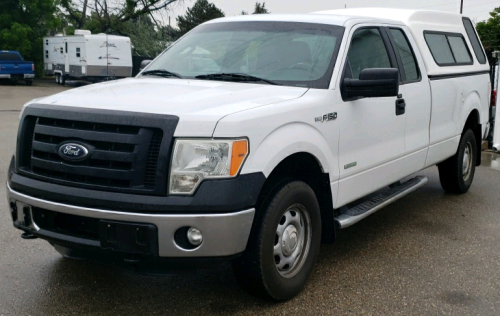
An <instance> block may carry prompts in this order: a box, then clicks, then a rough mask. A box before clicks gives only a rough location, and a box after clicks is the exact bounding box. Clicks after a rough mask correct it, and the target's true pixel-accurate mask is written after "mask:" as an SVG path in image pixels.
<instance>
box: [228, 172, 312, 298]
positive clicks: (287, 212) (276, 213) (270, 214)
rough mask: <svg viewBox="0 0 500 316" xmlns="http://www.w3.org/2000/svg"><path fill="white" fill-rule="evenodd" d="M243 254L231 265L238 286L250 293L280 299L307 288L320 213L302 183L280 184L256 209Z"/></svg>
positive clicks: (309, 189) (308, 189)
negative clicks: (252, 226)
mask: <svg viewBox="0 0 500 316" xmlns="http://www.w3.org/2000/svg"><path fill="white" fill-rule="evenodd" d="M258 213H259V214H258V216H257V218H256V219H255V220H256V222H255V225H254V228H253V230H252V234H251V236H250V239H249V243H248V247H247V250H246V251H245V253H244V254H243V256H242V257H241V258H239V259H237V260H235V261H234V262H233V269H234V272H235V275H236V279H237V280H238V283H239V284H240V286H241V287H242V288H243V289H244V290H246V291H247V292H249V293H250V294H253V295H256V296H260V297H264V298H268V299H272V300H276V301H283V300H287V299H290V298H292V297H294V296H295V295H297V294H298V293H299V292H300V291H301V290H302V288H303V287H304V286H305V284H306V282H307V280H308V278H309V275H310V274H311V271H312V269H313V267H314V264H315V262H316V259H317V257H318V254H319V249H320V243H321V214H320V209H319V205H318V202H317V199H316V195H315V194H314V192H313V190H312V189H311V188H310V187H309V186H308V185H307V184H306V183H304V182H301V181H287V182H284V183H281V184H280V185H278V186H277V187H275V190H274V192H273V193H272V194H270V196H269V197H268V198H267V201H265V202H264V203H263V206H262V207H261V208H260V210H259V211H258Z"/></svg>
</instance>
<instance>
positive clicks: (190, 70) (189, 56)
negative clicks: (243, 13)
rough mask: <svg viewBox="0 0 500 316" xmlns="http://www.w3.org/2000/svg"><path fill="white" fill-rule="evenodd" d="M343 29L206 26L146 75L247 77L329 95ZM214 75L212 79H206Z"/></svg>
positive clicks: (286, 25)
mask: <svg viewBox="0 0 500 316" xmlns="http://www.w3.org/2000/svg"><path fill="white" fill-rule="evenodd" d="M343 33H344V28H343V27H341V26H336V25H325V24H311V23H295V22H261V21H259V22H225V23H212V24H206V25H201V26H199V27H197V28H196V29H194V30H193V31H192V32H190V33H189V34H187V35H186V36H185V37H183V38H181V39H180V40H179V41H178V42H176V43H175V44H174V45H172V46H171V47H169V48H168V49H167V50H166V51H165V52H164V53H163V54H162V55H161V56H160V57H158V58H157V59H156V60H155V61H154V62H152V63H151V64H150V65H149V66H148V67H147V68H146V69H145V70H146V71H148V70H149V71H151V70H156V69H161V70H167V71H169V72H172V73H176V74H179V75H180V76H182V77H183V78H195V77H198V79H202V80H227V81H233V80H234V81H240V82H241V78H242V77H241V76H238V78H236V77H235V76H213V75H214V74H216V75H217V74H220V75H227V74H238V75H248V76H251V77H254V78H253V79H255V78H261V79H264V81H254V82H257V83H265V82H266V81H265V80H267V82H274V83H277V84H281V85H290V86H301V87H309V88H321V89H327V88H328V86H329V84H330V79H331V75H332V71H333V68H334V65H335V59H336V57H337V53H338V50H339V46H340V42H341V39H342V35H343ZM207 75H212V76H207Z"/></svg>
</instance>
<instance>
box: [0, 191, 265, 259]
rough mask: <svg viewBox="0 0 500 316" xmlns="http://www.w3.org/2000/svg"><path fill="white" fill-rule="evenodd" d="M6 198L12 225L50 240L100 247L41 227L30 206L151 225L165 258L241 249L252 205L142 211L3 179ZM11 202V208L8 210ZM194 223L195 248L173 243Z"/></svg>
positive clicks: (219, 254)
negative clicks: (43, 194) (58, 196)
mask: <svg viewBox="0 0 500 316" xmlns="http://www.w3.org/2000/svg"><path fill="white" fill-rule="evenodd" d="M6 187H7V201H8V202H9V204H10V205H11V213H16V214H12V215H13V220H14V226H16V227H17V228H19V229H22V230H25V231H27V232H29V233H32V234H33V235H35V236H37V237H40V238H42V239H47V240H50V242H51V243H54V244H65V243H67V242H68V241H70V242H71V243H72V244H77V245H79V244H80V245H82V246H86V247H87V248H88V247H91V248H95V249H100V248H102V244H101V241H100V240H99V239H97V240H95V239H94V240H91V239H90V240H89V239H84V238H77V237H74V236H67V235H64V234H61V233H58V232H57V231H47V230H45V229H41V228H40V227H39V226H38V225H37V223H36V221H35V220H34V217H35V216H34V214H33V209H34V208H37V209H43V210H47V211H52V212H57V213H64V214H71V215H75V216H81V217H85V218H92V219H96V220H99V221H101V220H102V221H110V220H111V221H119V222H121V223H125V224H127V223H135V224H139V225H140V224H145V225H153V226H155V227H156V228H157V235H155V236H157V239H158V240H157V245H158V256H159V257H166V258H183V257H184V258H187V257H226V256H232V255H235V254H238V253H241V252H243V251H244V250H245V248H246V245H247V242H248V238H249V235H250V230H251V227H252V223H253V218H254V214H255V209H253V208H252V209H247V210H244V211H240V212H236V213H227V214H151V213H149V214H144V213H140V214H139V213H128V212H120V211H110V210H104V209H97V208H88V207H80V206H73V205H68V204H63V203H57V202H51V201H47V200H43V199H39V198H35V197H32V196H29V195H26V194H22V193H20V192H17V191H15V190H13V189H12V188H11V187H10V185H9V183H7V186H6ZM12 206H15V211H14V212H13V211H12ZM183 227H195V228H197V229H199V230H200V231H201V232H202V234H203V242H202V244H201V245H200V246H199V247H198V248H195V249H185V248H182V247H181V246H179V245H178V243H176V241H175V239H174V237H175V233H176V231H178V229H181V228H183Z"/></svg>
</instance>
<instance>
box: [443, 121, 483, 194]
mask: <svg viewBox="0 0 500 316" xmlns="http://www.w3.org/2000/svg"><path fill="white" fill-rule="evenodd" d="M477 159H478V157H477V142H476V136H475V135H474V132H473V131H472V130H470V129H468V130H466V131H465V132H464V133H463V134H462V138H461V139H460V144H459V146H458V150H457V153H456V154H455V155H454V156H453V157H451V158H449V159H447V160H445V161H443V162H442V163H440V164H439V165H438V168H439V180H440V181H441V186H442V187H443V189H444V190H445V191H446V192H448V193H455V194H462V193H465V192H467V191H468V190H469V188H470V186H471V185H472V180H473V179H474V173H475V171H476V161H477Z"/></svg>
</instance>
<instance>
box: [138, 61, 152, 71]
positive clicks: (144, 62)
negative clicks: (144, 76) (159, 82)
mask: <svg viewBox="0 0 500 316" xmlns="http://www.w3.org/2000/svg"><path fill="white" fill-rule="evenodd" d="M151 62H152V60H151V59H144V60H143V61H141V68H140V69H139V71H142V70H143V69H144V68H146V66H147V65H149V64H150V63H151Z"/></svg>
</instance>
